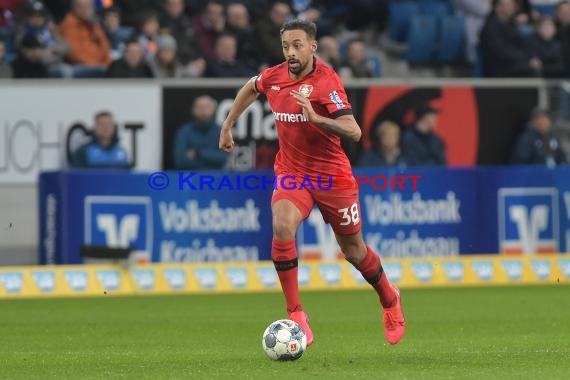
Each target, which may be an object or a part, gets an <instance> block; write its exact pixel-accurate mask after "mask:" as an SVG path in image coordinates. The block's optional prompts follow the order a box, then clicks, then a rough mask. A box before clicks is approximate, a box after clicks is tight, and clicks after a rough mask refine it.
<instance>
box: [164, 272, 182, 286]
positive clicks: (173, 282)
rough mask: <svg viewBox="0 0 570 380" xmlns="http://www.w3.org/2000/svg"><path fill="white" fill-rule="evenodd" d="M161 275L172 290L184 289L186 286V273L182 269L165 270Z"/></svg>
mask: <svg viewBox="0 0 570 380" xmlns="http://www.w3.org/2000/svg"><path fill="white" fill-rule="evenodd" d="M162 273H163V275H164V278H165V279H166V282H168V285H170V287H171V288H172V289H175V290H176V289H184V287H185V286H186V271H185V270H184V269H165V270H164V271H163V272H162Z"/></svg>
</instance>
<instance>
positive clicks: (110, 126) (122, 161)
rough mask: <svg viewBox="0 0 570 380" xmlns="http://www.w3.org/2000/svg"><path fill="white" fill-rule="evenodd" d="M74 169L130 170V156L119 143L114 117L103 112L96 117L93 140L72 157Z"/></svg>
mask: <svg viewBox="0 0 570 380" xmlns="http://www.w3.org/2000/svg"><path fill="white" fill-rule="evenodd" d="M71 166H72V167H74V168H117V169H119V168H123V169H124V168H129V167H130V163H129V157H128V154H127V152H126V150H125V148H123V147H122V146H121V144H120V143H119V136H118V135H117V126H116V125H115V121H114V120H113V115H112V114H111V113H110V112H108V111H101V112H98V113H97V114H96V115H95V127H94V128H93V138H92V140H91V141H90V142H88V143H87V144H84V145H82V146H81V147H80V148H79V149H77V150H76V151H75V152H74V153H73V155H72V157H71Z"/></svg>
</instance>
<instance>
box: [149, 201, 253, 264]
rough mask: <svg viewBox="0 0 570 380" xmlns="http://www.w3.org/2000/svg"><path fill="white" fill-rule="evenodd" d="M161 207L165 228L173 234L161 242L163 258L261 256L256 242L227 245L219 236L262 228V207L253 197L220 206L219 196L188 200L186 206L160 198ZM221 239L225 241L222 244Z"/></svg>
mask: <svg viewBox="0 0 570 380" xmlns="http://www.w3.org/2000/svg"><path fill="white" fill-rule="evenodd" d="M158 209H159V213H160V219H161V224H162V230H163V231H164V232H165V233H167V234H169V235H168V236H172V238H171V239H164V240H161V242H160V249H159V251H160V261H162V262H219V261H257V260H259V250H258V247H257V246H256V245H254V244H252V245H239V244H238V245H236V244H235V243H234V244H231V245H226V244H224V243H223V242H220V241H218V238H217V237H216V234H224V233H236V234H238V235H237V236H239V234H243V233H259V232H260V231H261V221H260V209H259V207H257V206H256V205H255V201H254V200H253V199H247V200H245V202H244V204H243V205H240V206H237V207H221V206H220V205H219V203H218V201H217V200H211V201H210V202H209V203H208V204H207V205H203V204H202V205H201V204H200V203H199V202H198V201H196V200H188V201H187V202H186V203H185V204H184V205H183V206H180V205H179V204H178V203H177V202H175V201H170V202H166V201H163V202H159V204H158ZM189 232H190V233H193V235H192V236H193V238H192V239H188V236H189V235H188V233H189ZM217 236H218V237H219V236H220V235H217ZM225 236H226V237H227V235H225ZM181 238H183V239H181ZM237 240H239V241H244V240H245V239H237ZM220 243H222V245H219V244H220Z"/></svg>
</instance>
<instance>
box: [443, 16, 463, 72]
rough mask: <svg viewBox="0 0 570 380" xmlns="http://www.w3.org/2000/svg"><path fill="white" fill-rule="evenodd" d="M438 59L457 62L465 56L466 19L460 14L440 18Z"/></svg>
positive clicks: (444, 61) (445, 61)
mask: <svg viewBox="0 0 570 380" xmlns="http://www.w3.org/2000/svg"><path fill="white" fill-rule="evenodd" d="M438 34H439V38H438V49H437V52H436V60H437V61H438V62H440V63H455V62H458V61H461V60H463V58H464V57H465V20H464V19H463V18H462V17H458V16H446V17H442V18H440V25H439V33H438Z"/></svg>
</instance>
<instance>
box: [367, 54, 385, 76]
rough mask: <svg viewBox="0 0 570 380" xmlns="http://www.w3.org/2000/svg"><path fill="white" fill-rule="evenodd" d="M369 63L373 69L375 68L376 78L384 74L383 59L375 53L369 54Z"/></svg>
mask: <svg viewBox="0 0 570 380" xmlns="http://www.w3.org/2000/svg"><path fill="white" fill-rule="evenodd" d="M368 64H369V65H370V66H372V70H374V76H375V77H376V78H380V77H381V76H382V61H381V60H380V58H378V57H377V56H375V55H372V54H371V55H369V56H368Z"/></svg>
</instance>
